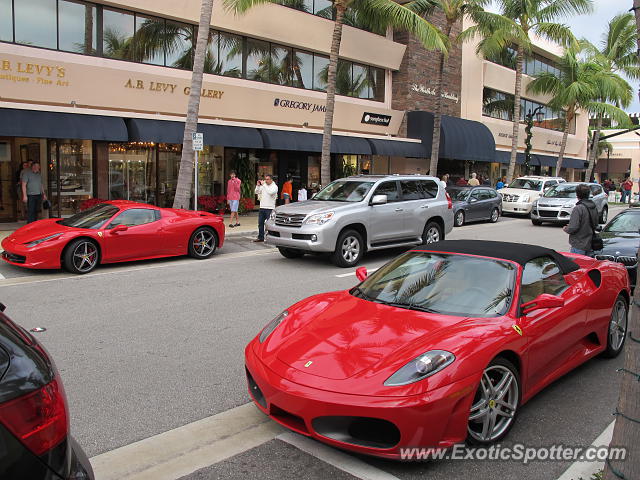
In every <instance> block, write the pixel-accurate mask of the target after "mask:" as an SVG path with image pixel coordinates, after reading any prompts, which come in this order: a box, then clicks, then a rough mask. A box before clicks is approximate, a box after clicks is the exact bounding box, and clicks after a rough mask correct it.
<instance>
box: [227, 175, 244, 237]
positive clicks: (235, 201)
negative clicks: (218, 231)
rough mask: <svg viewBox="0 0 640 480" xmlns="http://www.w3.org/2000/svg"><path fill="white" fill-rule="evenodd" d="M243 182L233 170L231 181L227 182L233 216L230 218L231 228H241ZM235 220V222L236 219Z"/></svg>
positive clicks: (230, 176) (228, 199)
mask: <svg viewBox="0 0 640 480" xmlns="http://www.w3.org/2000/svg"><path fill="white" fill-rule="evenodd" d="M241 185H242V180H240V179H239V178H238V177H237V176H236V172H235V171H233V170H231V173H229V180H228V181H227V202H229V210H230V211H231V215H230V216H229V226H230V227H231V228H233V227H239V226H240V220H239V219H238V207H239V206H240V186H241ZM234 218H235V222H234V220H233V219H234Z"/></svg>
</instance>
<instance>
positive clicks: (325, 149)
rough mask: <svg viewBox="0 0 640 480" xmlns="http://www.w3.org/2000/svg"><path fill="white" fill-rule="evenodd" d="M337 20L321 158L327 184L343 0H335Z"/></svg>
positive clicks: (322, 178)
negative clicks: (336, 0) (338, 0)
mask: <svg viewBox="0 0 640 480" xmlns="http://www.w3.org/2000/svg"><path fill="white" fill-rule="evenodd" d="M334 5H335V7H336V20H335V23H334V24H333V37H332V38H331V53H330V54H329V69H328V73H327V104H326V110H325V113H324V129H323V131H322V157H321V159H320V183H321V184H322V186H323V187H324V186H327V185H328V184H329V183H330V182H331V133H332V131H333V111H334V108H335V105H336V71H337V70H338V54H339V52H340V42H341V40H342V22H343V21H344V11H345V6H344V4H343V3H342V2H335V4H334Z"/></svg>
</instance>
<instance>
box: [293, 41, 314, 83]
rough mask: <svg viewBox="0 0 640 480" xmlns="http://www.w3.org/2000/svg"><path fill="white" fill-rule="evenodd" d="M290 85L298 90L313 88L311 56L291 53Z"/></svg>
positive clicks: (297, 52) (298, 52)
mask: <svg viewBox="0 0 640 480" xmlns="http://www.w3.org/2000/svg"><path fill="white" fill-rule="evenodd" d="M292 70H293V72H292V77H293V78H292V85H293V86H294V87H298V88H307V89H311V88H313V54H311V53H307V52H300V51H298V50H294V51H293V64H292Z"/></svg>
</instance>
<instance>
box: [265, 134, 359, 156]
mask: <svg viewBox="0 0 640 480" xmlns="http://www.w3.org/2000/svg"><path fill="white" fill-rule="evenodd" d="M260 132H261V133H262V138H263V139H264V148H270V149H273V150H293V151H296V152H321V151H322V135H320V134H319V133H308V132H291V131H286V130H271V129H267V128H261V129H260ZM331 153H343V154H352V155H371V145H370V144H369V142H368V141H367V139H366V138H363V137H347V136H345V135H332V136H331Z"/></svg>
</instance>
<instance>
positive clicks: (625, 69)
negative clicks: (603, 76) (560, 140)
mask: <svg viewBox="0 0 640 480" xmlns="http://www.w3.org/2000/svg"><path fill="white" fill-rule="evenodd" d="M637 42H638V33H637V30H636V28H635V26H634V17H633V15H632V14H631V13H623V14H621V15H616V16H615V17H614V18H613V19H612V20H611V21H610V22H609V24H608V25H607V30H606V31H605V33H604V35H603V38H602V41H601V42H600V48H598V47H597V46H595V45H593V44H591V43H589V42H588V41H586V40H583V41H582V43H583V45H584V47H585V50H586V52H587V54H588V55H589V58H590V60H592V61H594V62H596V63H598V64H599V65H600V66H601V67H602V69H603V71H604V72H606V73H607V75H608V76H609V78H608V81H607V83H606V84H605V85H602V90H601V95H602V97H601V98H602V99H603V101H605V102H610V103H613V104H615V105H616V106H622V107H625V108H626V107H627V106H628V105H629V103H630V102H631V95H632V89H631V86H630V85H629V84H628V83H627V82H626V81H625V80H624V79H623V78H622V77H620V76H619V75H618V74H624V75H625V76H627V77H628V78H630V79H632V80H638V79H640V66H639V60H638V55H637V51H636V47H637ZM593 113H595V115H596V130H595V135H594V140H593V143H592V145H597V144H598V141H599V139H600V132H601V130H602V119H603V118H604V116H606V115H607V113H608V112H606V111H602V110H597V111H594V112H593ZM624 123H627V122H623V124H622V125H624ZM596 150H597V149H595V148H591V149H590V154H589V167H588V169H587V172H586V174H587V177H586V179H587V180H589V179H590V178H591V173H592V171H593V167H594V165H595V162H596V157H597V152H596Z"/></svg>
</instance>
